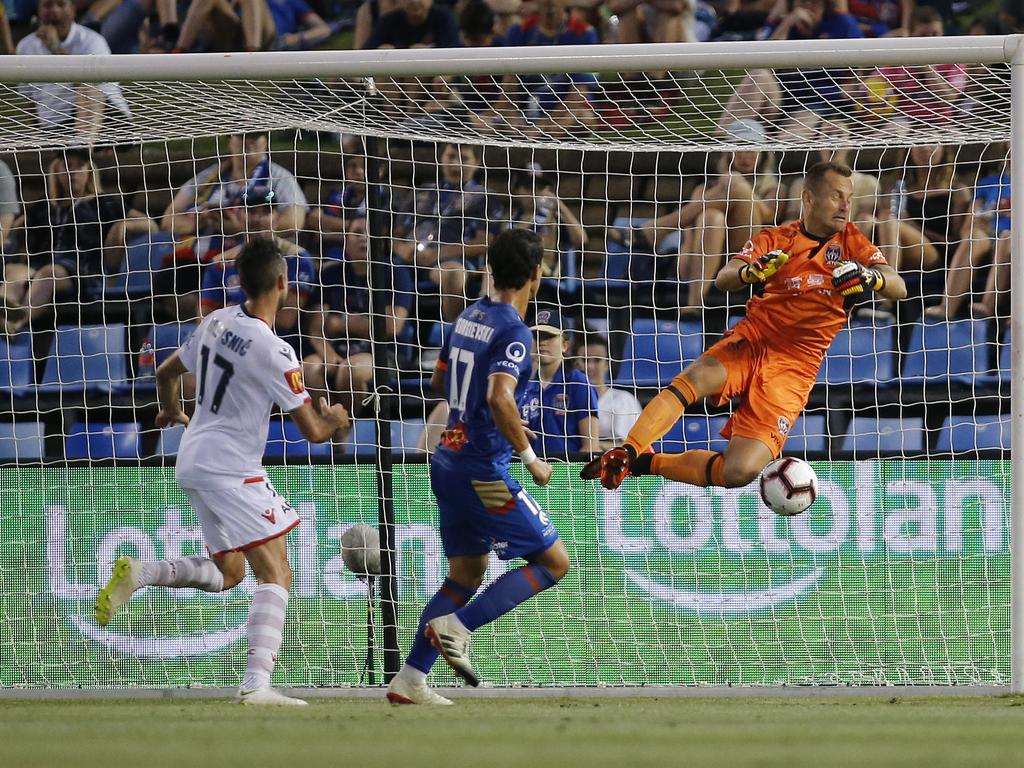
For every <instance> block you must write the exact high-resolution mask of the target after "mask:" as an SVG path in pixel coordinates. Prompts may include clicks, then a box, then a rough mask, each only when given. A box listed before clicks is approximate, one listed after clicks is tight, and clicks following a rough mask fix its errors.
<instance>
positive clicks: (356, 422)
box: [342, 419, 377, 454]
mask: <svg viewBox="0 0 1024 768" xmlns="http://www.w3.org/2000/svg"><path fill="white" fill-rule="evenodd" d="M342 450H343V451H344V452H345V453H357V454H367V453H374V452H376V450H377V429H376V427H375V426H374V423H373V419H353V420H352V429H350V430H349V433H348V436H347V437H346V438H345V442H344V443H342Z"/></svg>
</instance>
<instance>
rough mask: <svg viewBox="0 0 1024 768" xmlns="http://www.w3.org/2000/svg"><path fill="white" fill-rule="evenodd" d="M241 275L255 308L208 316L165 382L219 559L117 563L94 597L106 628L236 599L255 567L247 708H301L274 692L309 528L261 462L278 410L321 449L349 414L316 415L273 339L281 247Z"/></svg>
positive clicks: (165, 409)
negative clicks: (191, 389) (132, 604)
mask: <svg viewBox="0 0 1024 768" xmlns="http://www.w3.org/2000/svg"><path fill="white" fill-rule="evenodd" d="M236 266H237V269H238V273H239V280H240V282H241V285H242V289H243V290H244V291H245V295H246V296H247V297H248V298H247V300H246V301H245V302H244V303H243V304H242V305H241V306H230V307H224V308H223V309H219V310H217V311H216V312H212V313H211V314H209V315H207V316H206V318H205V319H204V320H203V322H202V324H201V325H200V326H199V328H198V329H197V330H196V331H195V333H193V334H192V336H191V337H190V338H189V339H188V341H186V342H185V343H184V344H183V345H182V347H181V348H180V349H179V350H178V351H177V352H175V353H174V354H173V355H172V356H171V357H170V358H168V359H167V360H166V361H164V363H162V364H161V365H160V368H159V370H158V371H157V374H156V378H157V395H158V398H159V401H160V412H159V413H158V414H157V417H156V425H157V426H158V427H161V428H163V427H166V426H170V425H173V424H186V425H188V428H187V429H186V430H185V435H184V437H183V438H182V440H181V447H180V448H179V451H178V458H177V462H176V467H175V469H176V475H177V480H178V484H179V485H180V486H181V487H182V489H183V490H184V491H185V493H186V494H187V495H188V497H189V500H190V501H191V502H192V508H193V509H194V510H195V513H196V516H197V517H198V518H199V523H200V526H201V527H202V530H203V538H204V540H205V544H206V548H207V550H208V551H209V553H210V557H208V558H206V557H185V558H180V559H177V560H156V561H142V560H137V559H135V558H132V557H121V558H118V560H117V562H116V563H115V564H114V570H113V573H112V575H111V577H110V580H109V581H108V582H107V585H106V586H105V587H104V588H103V589H102V590H101V591H100V593H99V595H98V597H97V599H96V620H97V621H98V622H99V624H100V625H102V626H106V625H107V624H108V623H109V622H110V620H111V619H112V618H113V616H114V614H115V613H116V612H117V611H118V609H119V608H121V606H123V605H124V604H125V603H126V602H128V600H129V599H130V598H131V596H132V594H134V593H135V591H136V590H138V589H141V588H142V587H144V586H164V587H193V588H195V589H201V590H204V591H206V592H221V591H223V590H226V589H231V588H232V587H234V586H235V585H237V584H238V583H239V582H240V581H241V580H242V579H243V578H244V576H245V563H246V561H248V562H249V565H250V567H251V568H252V571H253V573H254V574H255V576H256V578H257V580H258V581H259V586H258V587H257V588H256V592H255V594H254V595H253V598H252V606H251V607H250V609H249V621H248V630H247V631H248V642H249V654H248V657H247V658H248V663H247V667H246V672H245V677H244V679H243V680H242V685H241V687H240V688H239V692H238V701H239V702H240V703H242V704H271V705H299V706H301V705H304V704H305V703H306V702H304V701H302V700H300V699H293V698H290V697H288V696H284V695H283V694H281V693H279V692H277V691H275V690H274V689H273V688H271V687H270V675H271V673H272V672H273V670H274V662H275V661H276V660H277V652H278V649H279V648H280V646H281V633H282V630H283V628H284V617H285V611H286V609H287V607H288V590H289V588H290V587H291V581H292V573H291V568H290V567H289V565H288V549H287V544H286V541H285V538H286V537H285V534H287V533H288V531H290V530H291V529H292V528H294V527H295V526H296V525H298V524H299V519H298V517H297V516H296V514H295V511H294V510H293V509H292V508H291V506H290V505H289V504H288V502H287V501H285V499H284V498H282V497H281V496H279V495H278V493H277V491H275V490H274V486H273V485H271V483H270V480H269V479H268V478H267V474H266V471H265V470H264V469H263V466H262V463H261V458H262V456H263V449H264V447H265V445H266V442H267V430H268V423H269V418H270V412H271V409H272V408H273V406H274V404H277V406H278V407H279V408H280V409H281V410H282V411H285V412H287V413H289V414H290V415H291V418H292V420H293V421H294V422H295V424H296V425H297V426H298V428H299V431H300V432H302V435H303V436H304V437H305V438H306V439H307V440H310V441H311V442H315V443H322V442H325V441H327V440H329V439H331V436H332V435H334V434H335V433H336V432H337V431H339V430H341V429H345V428H347V427H348V413H347V412H346V411H345V408H344V407H343V406H341V405H334V406H328V405H327V401H326V400H325V399H322V398H321V400H320V412H319V413H318V412H317V411H316V409H314V408H313V405H312V402H311V400H310V398H309V395H307V394H306V388H305V386H304V385H303V383H302V367H301V364H300V363H299V361H298V360H297V359H296V357H295V352H294V351H293V350H292V348H291V346H289V345H288V344H286V343H285V342H284V341H282V340H281V339H280V338H278V337H277V335H275V333H274V331H273V328H272V323H273V322H274V317H275V315H276V314H277V311H278V309H279V308H280V306H281V302H282V301H283V300H284V298H285V296H286V295H287V292H288V281H287V277H286V272H287V268H286V264H285V260H284V257H283V256H282V255H281V253H280V251H278V249H277V247H276V246H275V245H274V244H273V243H272V242H271V241H270V240H267V239H263V238H259V239H253V240H250V241H249V242H248V243H247V244H246V245H245V247H244V248H243V249H242V251H241V253H240V254H239V255H238V258H237V260H236ZM188 372H192V373H194V374H195V376H196V409H195V414H194V415H193V417H192V419H191V422H190V420H189V417H188V416H187V415H185V412H184V411H183V410H182V408H181V399H180V392H181V376H182V375H183V374H185V373H188Z"/></svg>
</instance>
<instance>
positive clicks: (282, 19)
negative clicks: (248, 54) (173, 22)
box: [175, 0, 331, 51]
mask: <svg viewBox="0 0 1024 768" xmlns="http://www.w3.org/2000/svg"><path fill="white" fill-rule="evenodd" d="M330 35H331V28H330V27H329V26H328V25H327V22H326V21H324V20H323V19H322V18H321V17H320V15H319V14H318V13H317V12H316V11H314V10H313V9H312V8H311V7H310V6H309V5H308V4H307V3H306V0H192V3H191V5H190V6H189V9H188V13H187V14H186V15H185V20H184V21H183V22H182V25H181V35H180V36H179V37H178V44H177V46H175V50H176V51H194V50H215V51H239V50H245V51H263V50H272V49H273V50H297V49H299V48H308V47H310V46H313V45H316V44H317V43H321V42H323V41H324V40H326V39H327V38H328V37H330Z"/></svg>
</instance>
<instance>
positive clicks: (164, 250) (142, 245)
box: [104, 232, 174, 298]
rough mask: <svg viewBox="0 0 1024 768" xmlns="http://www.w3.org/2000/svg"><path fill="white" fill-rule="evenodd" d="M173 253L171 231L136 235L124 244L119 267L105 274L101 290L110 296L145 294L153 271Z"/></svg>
mask: <svg viewBox="0 0 1024 768" xmlns="http://www.w3.org/2000/svg"><path fill="white" fill-rule="evenodd" d="M173 253H174V235H173V234H172V233H170V232H156V233H154V234H152V235H143V236H142V237H139V238H136V239H135V240H133V241H132V242H130V243H128V244H127V246H125V255H124V261H123V262H122V264H121V266H122V269H121V270H119V271H118V272H114V273H112V274H110V275H108V281H107V284H106V287H105V288H104V293H105V294H106V295H107V296H108V297H111V298H134V297H137V296H148V295H149V294H150V292H151V290H152V277H153V273H154V272H155V271H156V270H158V269H160V267H161V266H162V264H163V260H164V258H165V257H167V256H170V255H171V254H173Z"/></svg>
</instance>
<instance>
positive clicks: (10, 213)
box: [0, 160, 29, 333]
mask: <svg viewBox="0 0 1024 768" xmlns="http://www.w3.org/2000/svg"><path fill="white" fill-rule="evenodd" d="M20 213H21V199H20V198H19V196H18V181H17V179H15V178H14V174H13V173H12V172H11V169H10V167H9V166H8V165H7V163H5V162H4V161H2V160H0V257H2V263H3V275H2V277H3V282H2V285H0V312H2V313H3V314H2V316H0V332H3V333H15V332H16V331H17V323H18V321H20V320H22V319H23V318H24V317H25V316H26V313H27V310H26V309H25V306H24V304H25V292H26V290H27V289H28V277H29V272H28V265H27V264H25V263H24V262H23V260H21V259H18V258H16V257H15V256H14V251H15V247H14V243H12V242H10V241H9V240H8V238H9V237H10V236H11V230H12V227H13V225H14V222H15V219H17V218H18V215H19V214H20Z"/></svg>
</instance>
